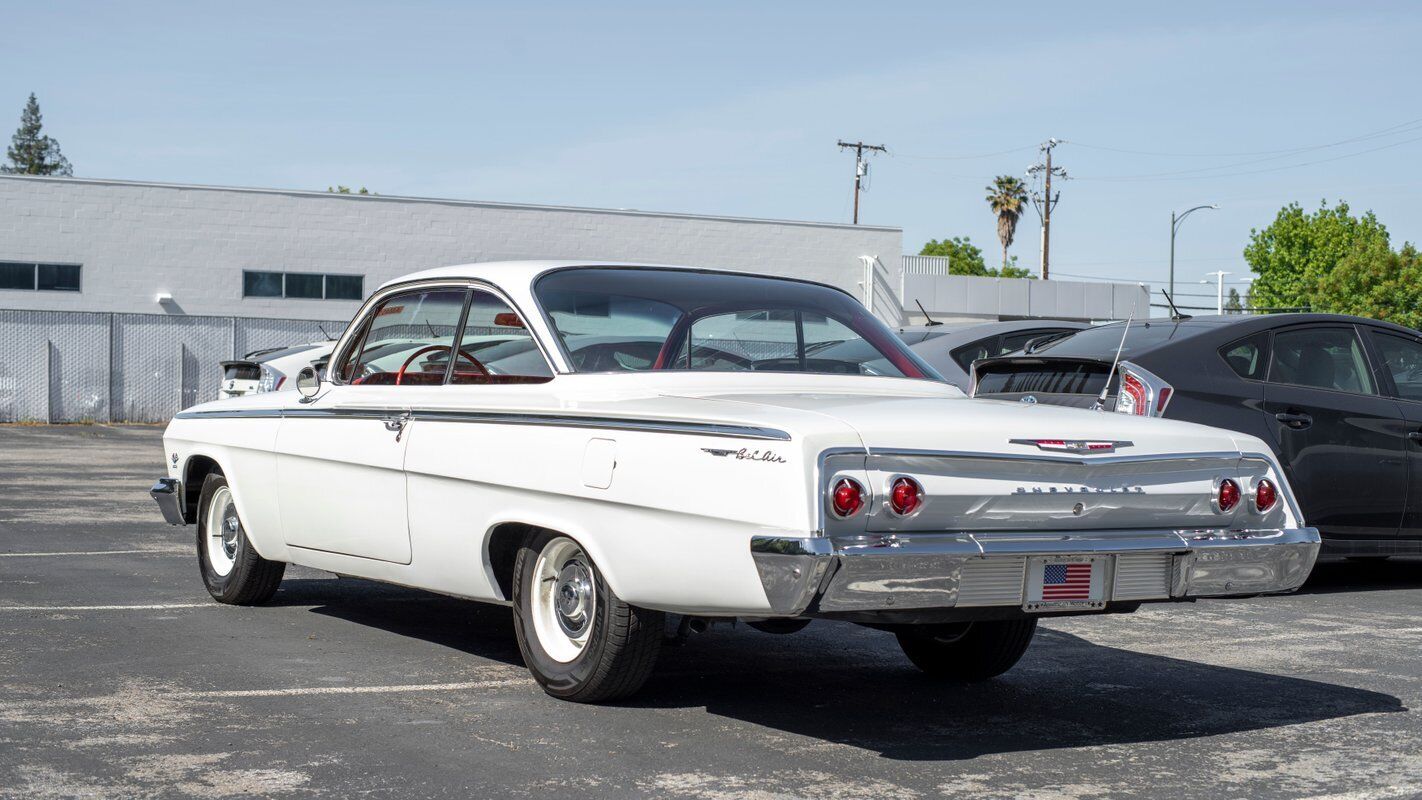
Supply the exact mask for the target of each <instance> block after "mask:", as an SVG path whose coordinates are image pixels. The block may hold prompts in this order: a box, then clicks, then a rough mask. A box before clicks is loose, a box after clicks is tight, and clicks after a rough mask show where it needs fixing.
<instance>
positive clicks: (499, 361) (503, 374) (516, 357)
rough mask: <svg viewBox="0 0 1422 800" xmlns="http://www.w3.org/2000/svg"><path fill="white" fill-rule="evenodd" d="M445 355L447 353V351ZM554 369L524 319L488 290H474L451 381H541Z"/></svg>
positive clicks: (550, 375) (551, 373) (547, 377)
mask: <svg viewBox="0 0 1422 800" xmlns="http://www.w3.org/2000/svg"><path fill="white" fill-rule="evenodd" d="M446 355H447V354H446ZM551 380H553V370H551V369H549V368H548V362H547V361H544V360H543V353H541V352H539V350H538V344H537V343H536V342H534V341H533V334H531V333H529V330H528V328H527V326H525V325H524V322H523V319H522V318H521V317H519V315H518V314H517V313H515V312H514V310H513V309H512V308H509V306H508V304H507V303H505V302H504V301H502V300H500V299H499V298H497V297H495V296H494V295H492V294H489V293H488V292H479V291H476V292H474V294H473V296H472V298H471V299H470V301H469V317H468V318H467V319H466V320H465V322H464V331H463V334H462V335H461V336H460V338H459V350H458V352H457V353H455V355H454V372H453V373H452V375H451V377H450V379H449V382H450V383H460V384H469V383H480V384H491V383H543V382H545V381H551Z"/></svg>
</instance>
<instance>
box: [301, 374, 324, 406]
mask: <svg viewBox="0 0 1422 800" xmlns="http://www.w3.org/2000/svg"><path fill="white" fill-rule="evenodd" d="M296 391H298V392H300V393H301V402H303V403H309V402H311V401H312V400H315V399H316V395H317V394H320V392H321V376H320V375H319V374H317V372H316V368H315V367H302V368H301V371H300V372H298V373H296Z"/></svg>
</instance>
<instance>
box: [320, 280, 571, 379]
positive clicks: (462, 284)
mask: <svg viewBox="0 0 1422 800" xmlns="http://www.w3.org/2000/svg"><path fill="white" fill-rule="evenodd" d="M427 289H457V290H460V291H466V292H467V291H471V290H473V291H483V292H487V293H489V294H491V295H493V296H494V297H497V298H498V299H499V300H500V301H502V302H503V303H504V304H505V305H507V306H508V307H509V308H511V309H513V311H514V313H516V314H518V316H519V319H521V320H523V324H524V330H526V331H528V336H529V338H530V339H532V340H533V344H534V346H535V347H537V348H538V353H539V355H541V356H542V357H543V363H544V365H545V366H547V367H548V372H549V373H550V374H552V375H553V377H554V378H557V376H558V375H560V374H563V373H560V372H559V371H558V369H557V367H556V366H555V364H554V361H553V359H552V358H551V357H549V355H548V348H547V347H546V346H545V345H544V343H543V341H542V340H541V339H540V338H539V336H538V331H536V330H534V328H533V326H532V325H531V324H529V320H530V317H529V316H528V314H526V313H524V310H523V309H522V308H520V307H519V305H518V303H515V302H514V301H513V300H512V299H511V298H510V297H509V296H508V294H507V293H505V292H504V290H503V289H500V288H499V287H497V286H495V285H494V284H492V283H489V282H488V281H483V280H478V279H476V278H427V279H425V280H419V281H407V282H405V283H397V284H393V285H391V286H386V287H385V288H383V289H380V290H379V291H377V292H376V293H375V294H372V295H371V296H370V297H368V298H366V301H365V302H364V303H362V304H361V307H360V310H359V311H357V312H356V314H355V316H354V317H352V318H351V323H350V324H349V325H347V326H346V330H345V332H343V333H342V334H341V338H340V339H339V340H337V342H336V347H335V349H334V350H332V351H331V359H330V362H329V363H330V366H329V367H327V369H326V377H327V382H328V383H330V384H331V385H332V386H352V385H354V384H350V383H347V382H346V381H343V380H341V379H340V377H339V375H340V368H341V366H342V365H343V364H344V361H345V358H346V357H347V356H349V355H350V353H349V350H350V348H351V346H352V345H353V344H354V341H353V340H354V338H355V334H356V333H358V332H359V331H360V329H361V328H362V327H363V326H364V325H365V322H366V320H367V319H369V317H370V314H371V312H372V311H374V309H375V307H376V306H378V305H379V304H380V303H382V302H384V301H385V300H386V299H387V298H389V297H390V296H391V295H394V294H401V293H404V292H419V291H425V290H427ZM456 333H457V334H458V335H459V336H463V331H462V330H460V331H457V332H456ZM446 377H448V376H446ZM441 385H442V386H447V385H449V384H447V383H445V384H441ZM461 385H477V384H461Z"/></svg>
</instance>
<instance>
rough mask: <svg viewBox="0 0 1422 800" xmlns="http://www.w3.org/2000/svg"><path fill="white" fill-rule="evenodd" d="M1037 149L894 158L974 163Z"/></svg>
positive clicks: (897, 155)
mask: <svg viewBox="0 0 1422 800" xmlns="http://www.w3.org/2000/svg"><path fill="white" fill-rule="evenodd" d="M1035 149H1037V145H1035V144H1028V145H1023V146H1021V147H1013V148H1010V149H1007V150H998V151H997V152H995V153H978V154H976V155H971V156H921V155H914V154H910V153H894V158H912V159H918V160H922V161H972V160H974V159H979V158H995V157H997V156H1005V155H1011V154H1012V153H1021V152H1023V151H1026V150H1035Z"/></svg>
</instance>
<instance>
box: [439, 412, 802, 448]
mask: <svg viewBox="0 0 1422 800" xmlns="http://www.w3.org/2000/svg"><path fill="white" fill-rule="evenodd" d="M414 415H415V419H417V420H420V419H427V420H434V421H441V422H473V423H485V424H493V425H547V426H551V427H557V428H597V429H599V430H620V431H644V432H648V433H685V434H691V435H693V436H723V437H730V438H734V439H768V440H772V441H780V442H788V441H790V434H788V433H786V432H785V431H782V430H776V429H775V428H760V427H756V426H752V425H725V424H722V423H718V422H684V421H681V420H662V419H634V418H622V417H580V416H569V415H561V414H512V413H497V412H483V411H432V410H420V409H416V410H415V411H414Z"/></svg>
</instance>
